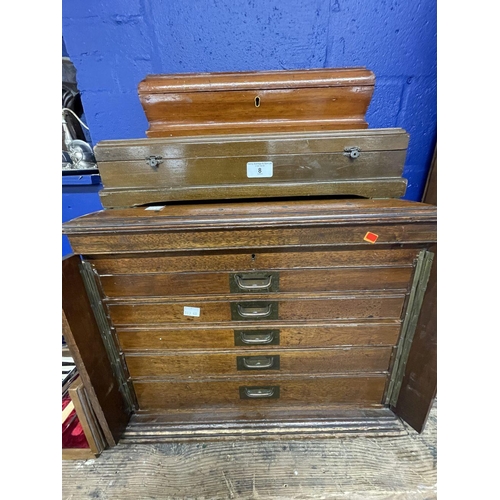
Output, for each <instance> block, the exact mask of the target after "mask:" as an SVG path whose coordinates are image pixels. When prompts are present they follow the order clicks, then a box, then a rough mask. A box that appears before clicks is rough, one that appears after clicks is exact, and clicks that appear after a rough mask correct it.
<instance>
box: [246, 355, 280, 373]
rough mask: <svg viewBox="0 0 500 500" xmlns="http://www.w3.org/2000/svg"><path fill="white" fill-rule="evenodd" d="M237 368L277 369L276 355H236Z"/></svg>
mask: <svg viewBox="0 0 500 500" xmlns="http://www.w3.org/2000/svg"><path fill="white" fill-rule="evenodd" d="M236 368H237V369H238V370H279V369H280V357H279V355H278V356H236Z"/></svg>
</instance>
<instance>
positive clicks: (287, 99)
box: [138, 68, 375, 137]
mask: <svg viewBox="0 0 500 500" xmlns="http://www.w3.org/2000/svg"><path fill="white" fill-rule="evenodd" d="M374 85H375V76H374V74H373V73H372V72H371V71H369V70H367V69H366V68H341V69H312V70H293V71H288V70H287V71H259V72H247V73H245V72H240V73H193V74H174V75H148V76H147V77H146V78H145V79H144V80H143V81H142V82H140V84H139V88H138V92H139V98H140V101H141V103H142V106H143V108H144V112H145V114H146V117H147V119H148V121H149V129H148V130H147V131H146V134H147V136H148V137H177V136H193V135H211V134H215V135H217V134H235V133H239V134H253V133H259V132H260V133H262V132H268V133H272V132H292V131H300V132H305V131H327V130H347V129H358V128H367V126H368V124H367V123H366V121H365V114H366V111H367V109H368V106H369V104H370V101H371V98H372V95H373V90H374Z"/></svg>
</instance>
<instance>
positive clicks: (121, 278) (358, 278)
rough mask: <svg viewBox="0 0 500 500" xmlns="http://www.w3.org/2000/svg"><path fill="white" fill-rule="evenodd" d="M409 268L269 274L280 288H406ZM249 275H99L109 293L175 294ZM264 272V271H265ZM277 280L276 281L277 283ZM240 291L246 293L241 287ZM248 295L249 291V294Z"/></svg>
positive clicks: (216, 287)
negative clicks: (233, 277)
mask: <svg viewBox="0 0 500 500" xmlns="http://www.w3.org/2000/svg"><path fill="white" fill-rule="evenodd" d="M412 271H413V270H412V268H409V267H402V268H398V267H394V268H389V267H387V268H376V267H375V268H341V269H317V270H307V271H303V270H295V271H281V272H279V273H277V274H276V275H275V277H274V278H273V276H272V275H269V276H270V277H269V278H268V279H269V280H270V284H271V285H273V282H272V280H273V279H275V280H276V282H277V283H276V286H277V287H278V290H277V291H280V292H299V291H300V292H333V291H340V290H346V291H355V290H391V289H399V290H407V289H408V286H409V283H410V278H411V276H412ZM234 275H236V276H241V277H247V278H248V277H251V276H253V275H255V273H248V272H247V273H168V274H153V275H151V274H120V275H111V276H101V278H100V279H101V284H102V288H103V290H104V293H105V294H106V295H107V296H109V297H126V296H130V297H134V296H140V297H147V296H177V295H207V296H208V295H220V294H228V293H230V281H231V277H232V276H234ZM264 276H267V275H264ZM278 280H279V283H278ZM240 293H245V290H241V291H240ZM250 295H251V294H250Z"/></svg>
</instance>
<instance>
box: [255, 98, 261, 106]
mask: <svg viewBox="0 0 500 500" xmlns="http://www.w3.org/2000/svg"><path fill="white" fill-rule="evenodd" d="M259 106H260V97H259V96H257V97H256V98H255V107H256V108H258V107H259Z"/></svg>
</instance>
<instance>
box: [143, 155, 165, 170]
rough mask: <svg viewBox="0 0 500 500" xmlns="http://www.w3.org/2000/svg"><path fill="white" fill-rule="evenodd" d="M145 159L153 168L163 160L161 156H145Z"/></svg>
mask: <svg viewBox="0 0 500 500" xmlns="http://www.w3.org/2000/svg"><path fill="white" fill-rule="evenodd" d="M145 160H146V163H147V164H148V165H149V166H150V167H151V168H155V167H157V166H158V165H159V164H160V163H161V162H162V161H163V157H161V156H154V155H152V156H147V157H146V158H145Z"/></svg>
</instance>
